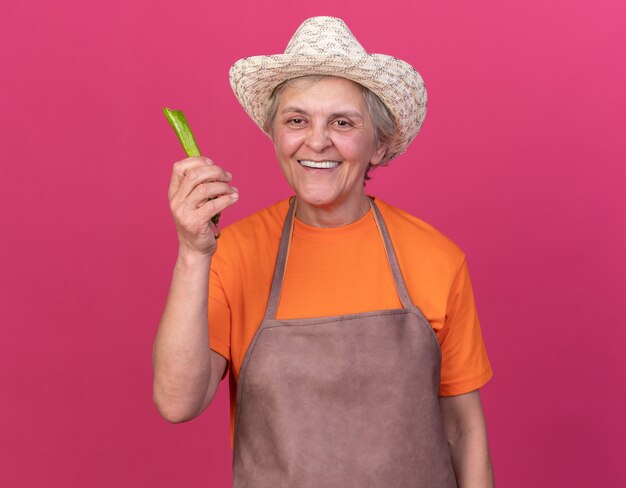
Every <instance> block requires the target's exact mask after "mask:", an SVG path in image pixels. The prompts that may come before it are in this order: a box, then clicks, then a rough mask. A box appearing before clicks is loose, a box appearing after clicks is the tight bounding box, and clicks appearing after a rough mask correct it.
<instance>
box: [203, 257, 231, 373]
mask: <svg viewBox="0 0 626 488" xmlns="http://www.w3.org/2000/svg"><path fill="white" fill-rule="evenodd" d="M208 316H209V337H210V341H211V349H212V350H213V351H215V352H216V353H218V354H220V355H221V356H224V358H225V359H226V360H227V361H228V363H229V365H230V307H229V306H228V300H227V298H226V294H225V293H224V288H223V286H222V283H221V281H220V278H219V273H218V272H217V270H216V269H215V267H213V266H212V267H211V276H210V280H209V313H208Z"/></svg>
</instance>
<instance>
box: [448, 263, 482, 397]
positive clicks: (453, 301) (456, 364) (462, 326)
mask: <svg viewBox="0 0 626 488" xmlns="http://www.w3.org/2000/svg"><path fill="white" fill-rule="evenodd" d="M438 335H439V343H440V346H441V356H442V361H441V384H440V389H439V395H440V396H455V395H461V394H463V393H469V392H470V391H473V390H476V389H477V388H480V387H481V386H483V385H484V384H485V383H487V382H488V381H489V380H490V379H491V377H492V376H493V372H492V369H491V365H490V364H489V358H488V357H487V351H486V349H485V344H484V342H483V336H482V331H481V328H480V322H479V321H478V313H477V311H476V305H475V302H474V292H473V291H472V284H471V282H470V277H469V271H468V269H467V263H466V261H465V259H464V260H463V262H462V264H461V267H460V268H459V270H458V272H457V274H456V277H455V279H454V282H453V283H452V287H451V288H450V294H449V297H448V304H447V309H446V319H445V323H444V327H443V329H442V330H441V333H440V334H438Z"/></svg>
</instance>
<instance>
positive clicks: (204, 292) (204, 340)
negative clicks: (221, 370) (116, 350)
mask: <svg viewBox="0 0 626 488" xmlns="http://www.w3.org/2000/svg"><path fill="white" fill-rule="evenodd" d="M210 266H211V257H210V256H200V255H184V253H181V254H179V256H178V259H177V261H176V266H175V268H174V273H173V276H172V283H171V286H170V292H169V296H168V298H167V303H166V305H165V310H164V312H163V317H162V319H161V323H160V324H159V330H158V332H157V336H156V340H155V343H154V352H153V367H154V387H153V395H154V402H155V404H156V406H157V408H158V409H159V411H160V412H161V414H162V415H163V416H164V417H165V418H166V419H168V420H170V421H173V422H180V421H184V420H188V419H190V418H193V417H195V416H196V415H197V414H198V413H200V411H201V409H202V407H203V401H204V400H205V397H206V394H207V390H208V388H209V383H210V381H211V353H210V349H209V334H208V319H207V314H208V311H207V308H208V307H207V302H208V286H209V270H210Z"/></svg>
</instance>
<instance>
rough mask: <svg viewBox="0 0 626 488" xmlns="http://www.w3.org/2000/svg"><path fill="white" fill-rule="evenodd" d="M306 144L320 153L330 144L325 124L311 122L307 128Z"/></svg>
mask: <svg viewBox="0 0 626 488" xmlns="http://www.w3.org/2000/svg"><path fill="white" fill-rule="evenodd" d="M305 142H306V145H307V146H309V147H310V148H311V149H312V150H313V151H315V152H318V153H321V152H323V151H324V150H325V149H326V148H328V147H330V146H331V145H332V141H331V139H330V135H329V133H328V127H327V126H326V124H311V125H310V126H309V128H308V129H307V134H306V140H305Z"/></svg>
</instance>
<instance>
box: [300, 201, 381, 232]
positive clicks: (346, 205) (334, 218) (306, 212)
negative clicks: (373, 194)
mask: <svg viewBox="0 0 626 488" xmlns="http://www.w3.org/2000/svg"><path fill="white" fill-rule="evenodd" d="M369 209H370V199H369V197H368V196H367V195H365V194H363V196H362V198H359V199H358V200H356V201H355V200H354V199H351V200H349V201H346V202H343V203H339V204H336V205H333V206H332V207H331V206H319V207H318V206H315V205H310V204H307V203H304V202H302V201H300V200H298V197H296V218H297V219H298V220H299V221H300V222H303V223H305V224H307V225H311V226H313V227H327V228H328V227H342V226H344V225H348V224H351V223H353V222H356V221H357V220H359V219H360V218H361V217H363V216H364V215H365V214H366V213H367V211H368V210H369Z"/></svg>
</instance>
